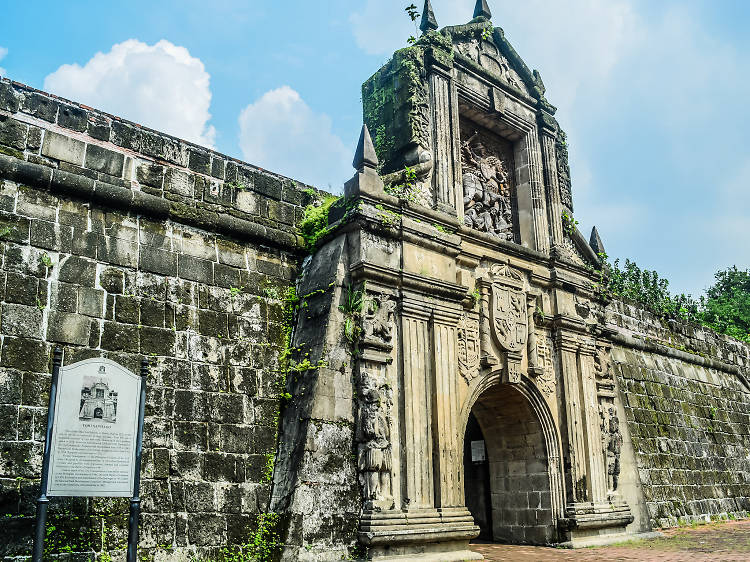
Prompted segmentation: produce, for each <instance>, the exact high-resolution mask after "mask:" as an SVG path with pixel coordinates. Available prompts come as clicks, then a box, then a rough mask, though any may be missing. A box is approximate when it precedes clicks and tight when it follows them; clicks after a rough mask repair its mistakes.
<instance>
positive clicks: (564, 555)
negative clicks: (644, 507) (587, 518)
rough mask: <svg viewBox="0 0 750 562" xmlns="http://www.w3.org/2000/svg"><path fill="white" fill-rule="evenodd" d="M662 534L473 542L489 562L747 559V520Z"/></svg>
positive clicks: (732, 561) (736, 561)
mask: <svg viewBox="0 0 750 562" xmlns="http://www.w3.org/2000/svg"><path fill="white" fill-rule="evenodd" d="M663 533H664V537H662V538H658V539H651V540H645V541H632V542H627V543H619V544H615V545H612V546H607V547H596V548H583V549H578V550H568V549H561V548H550V547H543V546H517V545H503V544H473V545H472V550H474V551H475V552H479V553H481V554H483V555H484V557H485V558H486V559H487V560H488V561H491V562H501V561H503V562H505V561H509V562H510V561H512V562H532V561H533V562H565V561H572V560H575V561H577V562H578V561H583V562H604V561H621V560H622V561H636V560H637V561H644V562H646V561H648V562H651V561H658V562H683V561H688V560H689V561H697V562H700V561H703V560H711V561H722V562H748V561H750V521H748V520H745V521H731V522H727V523H713V524H710V525H701V526H698V527H683V528H678V529H666V530H664V531H663Z"/></svg>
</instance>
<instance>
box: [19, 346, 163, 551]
mask: <svg viewBox="0 0 750 562" xmlns="http://www.w3.org/2000/svg"><path fill="white" fill-rule="evenodd" d="M62 357H63V352H62V349H60V348H55V352H54V359H53V363H52V385H51V387H50V397H49V410H48V412H47V433H46V440H45V443H44V461H43V463H42V478H41V490H40V494H39V498H38V500H37V517H36V528H35V534H34V550H33V556H32V562H42V555H43V553H44V539H45V535H46V522H47V508H48V505H49V498H51V497H54V496H78V497H129V498H130V515H129V521H128V551H127V561H128V562H135V561H136V558H137V554H138V520H139V518H140V511H141V498H140V489H141V456H142V452H143V418H144V414H145V408H146V378H147V376H148V371H149V363H148V361H147V360H145V359H144V360H143V361H141V372H140V376H138V375H136V374H135V373H133V372H131V371H129V370H127V369H126V368H125V367H123V366H122V365H120V364H118V363H115V362H114V361H112V360H110V359H106V358H103V357H99V358H92V359H85V360H83V361H79V362H77V363H73V364H71V365H66V366H63V364H62V363H63V361H62Z"/></svg>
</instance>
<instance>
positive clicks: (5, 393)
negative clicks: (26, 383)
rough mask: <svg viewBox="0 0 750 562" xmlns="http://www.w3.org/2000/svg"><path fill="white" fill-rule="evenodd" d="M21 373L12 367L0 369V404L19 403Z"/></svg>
mask: <svg viewBox="0 0 750 562" xmlns="http://www.w3.org/2000/svg"><path fill="white" fill-rule="evenodd" d="M22 381H23V375H22V374H21V372H20V371H16V370H13V369H0V404H20V403H21V385H22Z"/></svg>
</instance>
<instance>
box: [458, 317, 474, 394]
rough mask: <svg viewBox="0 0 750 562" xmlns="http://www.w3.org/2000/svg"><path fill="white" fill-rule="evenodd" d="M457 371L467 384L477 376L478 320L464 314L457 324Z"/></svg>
mask: <svg viewBox="0 0 750 562" xmlns="http://www.w3.org/2000/svg"><path fill="white" fill-rule="evenodd" d="M458 370H459V372H460V373H461V376H462V377H464V379H466V382H469V383H470V382H471V381H472V380H473V379H474V378H475V377H476V376H478V375H479V320H477V319H476V318H472V317H468V316H467V315H466V314H464V315H463V316H462V317H461V319H460V320H459V323H458Z"/></svg>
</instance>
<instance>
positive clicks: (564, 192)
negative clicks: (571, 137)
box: [555, 130, 573, 211]
mask: <svg viewBox="0 0 750 562" xmlns="http://www.w3.org/2000/svg"><path fill="white" fill-rule="evenodd" d="M555 152H556V156H557V184H558V186H559V188H560V202H561V203H562V204H563V205H564V206H565V207H567V208H568V209H569V210H571V211H572V210H573V193H572V190H571V184H570V165H569V164H568V143H567V137H566V136H565V133H564V132H563V131H562V130H558V132H557V138H556V139H555Z"/></svg>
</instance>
